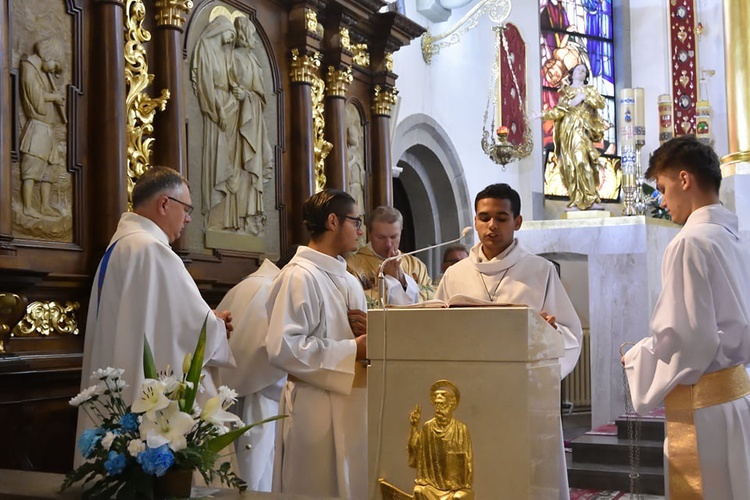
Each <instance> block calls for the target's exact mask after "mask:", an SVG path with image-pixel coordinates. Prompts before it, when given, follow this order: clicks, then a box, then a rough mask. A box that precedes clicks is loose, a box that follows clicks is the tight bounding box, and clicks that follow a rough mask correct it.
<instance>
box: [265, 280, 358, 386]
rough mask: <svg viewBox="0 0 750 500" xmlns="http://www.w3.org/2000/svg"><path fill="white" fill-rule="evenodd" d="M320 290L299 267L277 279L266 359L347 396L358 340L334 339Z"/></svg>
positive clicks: (271, 295)
mask: <svg viewBox="0 0 750 500" xmlns="http://www.w3.org/2000/svg"><path fill="white" fill-rule="evenodd" d="M316 288H317V287H316V284H315V281H314V277H311V276H310V275H309V274H308V271H306V270H304V269H302V268H301V267H299V266H294V267H293V268H289V269H286V270H284V271H282V274H280V275H279V276H278V278H277V279H276V280H275V281H274V283H273V285H272V288H271V292H270V293H269V296H268V301H267V302H266V307H267V309H268V310H269V318H268V333H267V334H266V345H267V349H268V359H269V361H270V363H271V364H272V365H273V366H275V367H277V368H279V369H280V370H283V371H285V372H286V373H289V374H291V375H294V376H295V377H298V378H299V379H301V380H304V381H305V382H307V383H309V384H312V385H314V386H316V387H319V388H321V389H324V390H327V391H331V392H338V393H341V394H349V393H350V392H351V389H352V383H353V382H354V363H355V359H356V355H357V344H356V342H355V341H354V338H343V336H341V337H342V338H340V339H337V338H335V337H336V332H333V331H331V330H330V329H331V328H336V326H335V325H327V324H326V319H325V311H324V310H323V308H324V307H325V305H324V303H323V302H324V300H323V299H324V297H321V296H320V292H318V291H316ZM346 326H347V327H348V324H347V325H346ZM349 335H351V330H350V331H349Z"/></svg>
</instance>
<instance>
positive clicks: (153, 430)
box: [140, 401, 195, 451]
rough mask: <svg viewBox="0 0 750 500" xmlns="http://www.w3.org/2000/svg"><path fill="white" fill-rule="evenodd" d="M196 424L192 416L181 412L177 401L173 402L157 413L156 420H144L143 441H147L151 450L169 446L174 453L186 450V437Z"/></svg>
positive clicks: (142, 424) (141, 429)
mask: <svg viewBox="0 0 750 500" xmlns="http://www.w3.org/2000/svg"><path fill="white" fill-rule="evenodd" d="M194 424H195V422H194V421H193V418H192V417H191V416H190V415H188V414H187V413H184V412H181V411H180V406H179V404H178V403H177V401H171V402H170V404H169V406H167V407H166V408H165V409H164V410H161V411H159V412H157V413H156V418H155V419H154V420H148V419H144V420H143V423H141V427H140V431H141V439H145V440H146V443H148V446H149V447H150V448H158V447H159V446H162V445H164V444H169V447H170V448H171V449H172V451H180V450H184V449H185V448H187V440H186V439H185V435H186V434H187V433H188V432H190V430H191V429H192V428H193V425H194Z"/></svg>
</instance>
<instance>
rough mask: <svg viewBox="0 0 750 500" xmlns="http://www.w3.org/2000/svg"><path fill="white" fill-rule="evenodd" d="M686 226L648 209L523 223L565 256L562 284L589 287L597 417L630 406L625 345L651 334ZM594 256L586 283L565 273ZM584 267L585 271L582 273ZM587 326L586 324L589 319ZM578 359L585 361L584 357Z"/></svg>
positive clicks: (530, 237) (559, 257)
mask: <svg viewBox="0 0 750 500" xmlns="http://www.w3.org/2000/svg"><path fill="white" fill-rule="evenodd" d="M678 231H679V226H677V225H675V224H673V223H671V222H668V221H663V220H661V219H653V218H650V217H644V216H633V217H612V218H609V219H584V220H547V221H529V222H524V224H523V226H522V227H521V230H520V231H518V232H517V233H516V235H517V237H518V239H519V240H520V241H521V242H522V243H523V245H524V246H526V248H528V250H529V251H530V252H532V253H535V254H545V255H546V256H548V257H550V258H552V259H553V260H555V261H557V262H559V263H560V265H561V268H562V269H563V273H562V275H563V284H564V285H565V287H566V289H567V290H568V293H569V294H570V295H571V296H572V297H571V299H572V300H573V303H574V304H575V305H576V306H577V307H578V308H580V307H585V304H584V305H583V306H581V304H580V303H577V301H576V300H575V297H574V296H573V295H574V290H575V289H576V288H579V289H580V288H581V287H584V288H586V287H587V289H588V297H589V300H588V311H581V310H579V311H578V313H579V316H581V317H582V318H585V317H586V316H588V318H589V327H590V332H591V333H590V334H591V396H592V402H591V424H592V426H593V427H596V426H598V425H601V424H604V423H607V422H611V421H613V420H614V419H615V418H617V417H618V416H620V415H622V414H624V412H625V399H624V394H625V392H624V390H623V375H622V366H621V364H620V354H619V348H620V344H622V343H623V342H634V341H637V340H640V339H641V338H643V337H645V336H648V335H650V332H649V320H650V317H651V312H652V310H653V308H654V305H655V304H656V300H657V298H658V297H659V293H660V291H661V262H662V256H663V254H664V250H665V248H666V246H667V244H668V243H669V242H670V241H671V239H672V238H673V237H674V236H675V235H676V234H677V232H678ZM582 259H584V260H586V261H587V264H588V265H587V269H588V273H587V274H588V280H587V283H583V284H580V283H574V282H572V280H573V279H572V278H567V279H566V278H565V275H566V273H565V271H564V270H565V265H566V260H569V261H578V262H580V261H581V260H582ZM581 274H584V273H581ZM584 326H585V325H584ZM579 362H581V361H580V360H579Z"/></svg>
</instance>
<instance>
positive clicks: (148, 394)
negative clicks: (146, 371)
mask: <svg viewBox="0 0 750 500" xmlns="http://www.w3.org/2000/svg"><path fill="white" fill-rule="evenodd" d="M165 389H166V385H165V384H164V383H163V382H161V381H159V380H154V379H148V380H146V381H145V382H143V385H141V392H140V394H139V395H138V399H136V400H135V402H133V406H132V408H131V411H132V412H133V413H144V412H145V413H146V417H148V419H150V420H154V419H155V418H156V417H155V414H156V412H157V411H159V410H163V409H164V408H166V407H167V406H169V398H168V397H167V396H166V395H165V394H164V390H165Z"/></svg>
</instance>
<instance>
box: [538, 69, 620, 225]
mask: <svg viewBox="0 0 750 500" xmlns="http://www.w3.org/2000/svg"><path fill="white" fill-rule="evenodd" d="M588 77H589V70H588V68H587V67H586V65H585V64H579V65H577V66H576V67H575V68H573V71H571V74H570V78H571V83H570V84H569V85H563V86H562V87H561V88H560V90H559V91H558V93H559V95H560V100H559V101H558V103H557V106H555V107H554V108H552V109H547V110H545V111H544V113H542V119H544V120H552V121H554V123H555V132H554V143H555V155H557V162H558V165H559V168H560V178H561V179H562V183H563V185H564V186H565V189H567V190H568V196H569V197H570V202H569V203H568V208H571V209H573V210H576V209H578V210H586V209H590V208H597V204H598V203H599V202H600V201H601V199H600V197H599V192H598V189H599V161H598V159H599V151H597V149H596V147H594V143H595V142H599V141H601V140H602V138H603V137H604V131H605V130H607V128H608V126H609V125H608V123H607V122H606V121H604V120H603V119H602V118H601V116H599V110H600V109H603V108H604V104H605V103H604V98H603V97H602V96H601V94H599V92H598V91H597V90H596V89H595V88H594V87H592V86H591V85H587V83H588Z"/></svg>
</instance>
